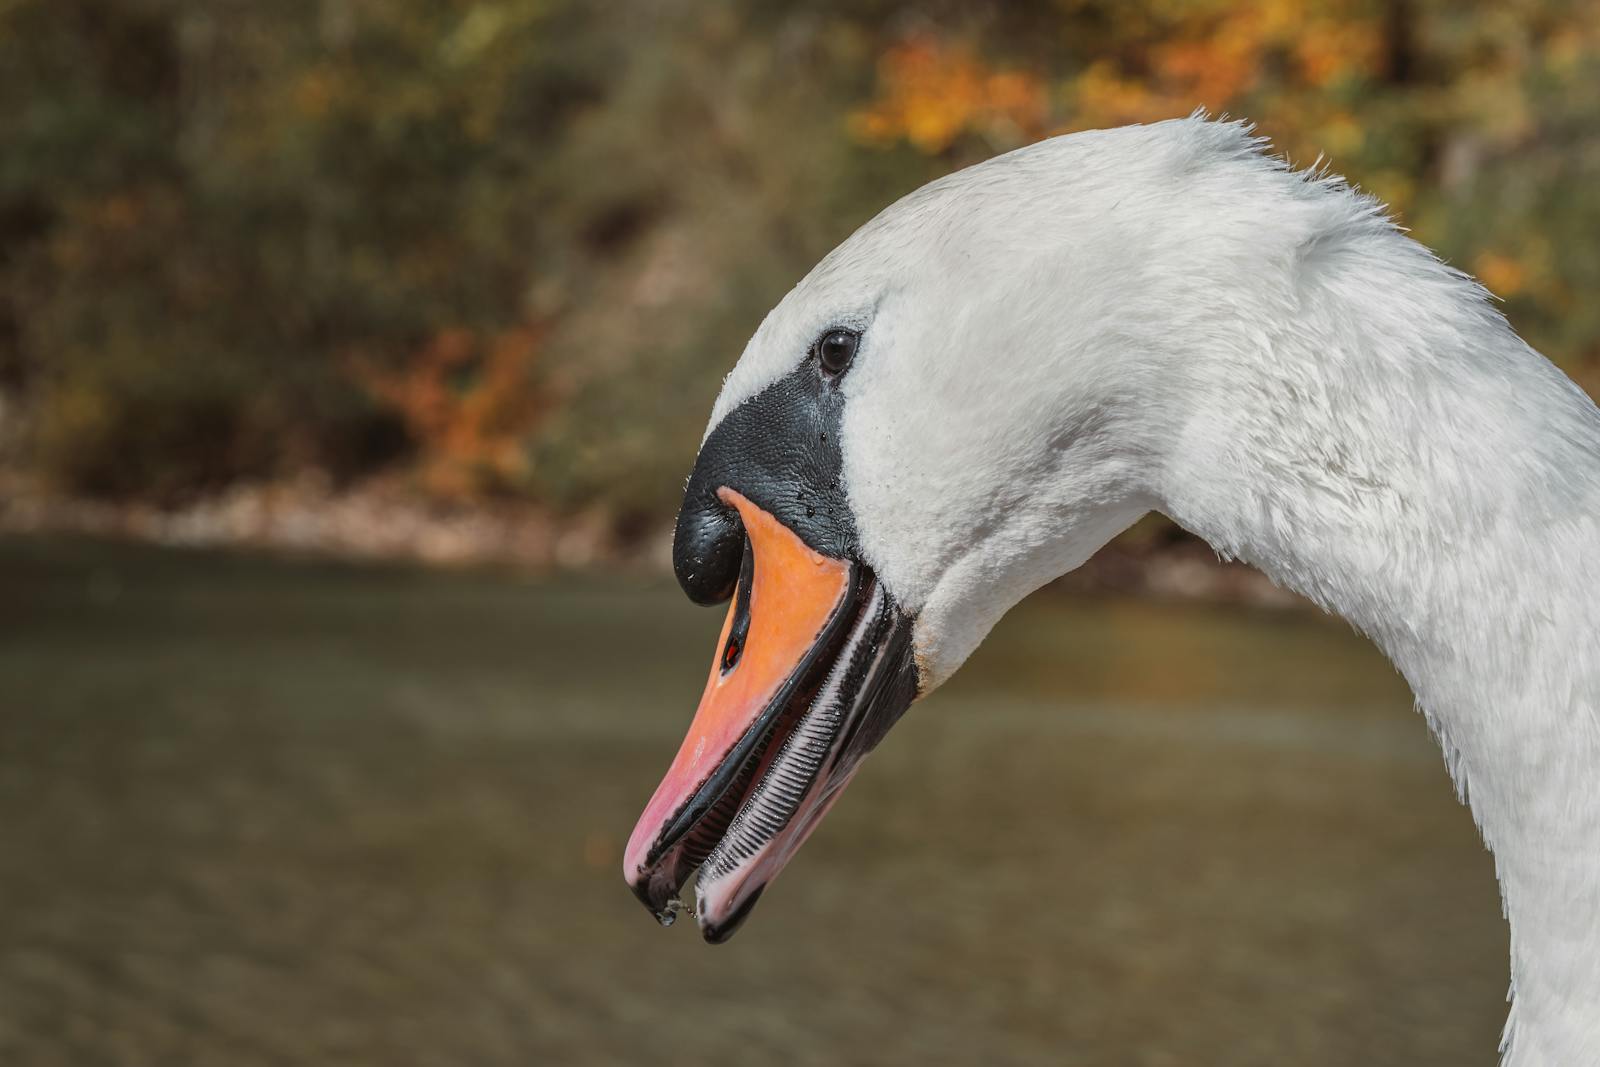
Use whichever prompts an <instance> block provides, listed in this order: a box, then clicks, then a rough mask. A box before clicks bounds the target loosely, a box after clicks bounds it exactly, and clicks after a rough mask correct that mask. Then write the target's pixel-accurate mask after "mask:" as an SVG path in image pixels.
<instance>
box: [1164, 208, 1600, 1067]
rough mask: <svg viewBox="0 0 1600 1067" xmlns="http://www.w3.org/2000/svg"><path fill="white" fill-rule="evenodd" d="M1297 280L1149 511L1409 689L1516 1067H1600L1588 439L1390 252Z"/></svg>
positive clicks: (1532, 375)
mask: <svg viewBox="0 0 1600 1067" xmlns="http://www.w3.org/2000/svg"><path fill="white" fill-rule="evenodd" d="M1302 268H1303V269H1302V274H1301V276H1299V277H1297V278H1296V280H1295V281H1296V284H1295V285H1294V286H1293V291H1292V293H1289V294H1286V295H1284V296H1283V298H1282V302H1281V303H1280V304H1279V305H1278V306H1277V307H1275V308H1273V309H1270V310H1269V313H1268V314H1270V318H1267V321H1271V322H1276V323H1278V324H1279V326H1278V327H1277V328H1275V329H1265V330H1262V331H1259V332H1258V334H1257V335H1256V336H1254V337H1252V338H1250V339H1249V340H1248V341H1245V342H1237V341H1234V342H1230V344H1229V346H1227V347H1225V348H1222V349H1219V350H1217V351H1214V352H1211V353H1208V354H1207V358H1206V359H1205V360H1204V361H1203V366H1202V367H1201V368H1200V369H1198V370H1196V371H1193V372H1191V373H1193V374H1194V379H1193V380H1192V381H1189V382H1187V383H1186V393H1187V394H1188V395H1190V396H1192V397H1193V400H1192V402H1188V403H1187V404H1186V407H1187V410H1186V412H1184V413H1183V414H1182V415H1181V417H1180V419H1179V422H1180V423H1181V426H1180V429H1179V431H1178V433H1177V435H1176V438H1175V439H1174V440H1172V441H1171V442H1170V449H1171V452H1170V459H1169V462H1168V463H1167V465H1166V469H1165V471H1164V472H1163V475H1162V483H1163V484H1161V485H1159V486H1157V487H1156V496H1157V497H1158V499H1159V500H1160V506H1161V507H1162V509H1163V510H1164V511H1166V512H1167V513H1168V514H1169V515H1170V516H1171V517H1172V518H1174V519H1175V520H1176V521H1178V522H1179V523H1180V524H1182V525H1184V526H1185V527H1187V528H1189V529H1190V530H1193V531H1194V532H1196V533H1198V534H1199V535H1201V536H1203V537H1205V538H1206V539H1207V540H1208V541H1209V542H1210V543H1211V544H1212V545H1213V546H1214V547H1215V548H1216V549H1217V550H1218V551H1219V552H1220V553H1222V554H1224V555H1226V556H1230V557H1236V558H1239V559H1242V560H1245V561H1247V562H1250V563H1252V564H1254V565H1256V566H1258V567H1260V568H1261V569H1262V570H1263V571H1265V572H1266V573H1267V574H1268V575H1269V576H1270V577H1271V578H1272V579H1273V580H1274V581H1276V582H1278V583H1279V584H1281V585H1283V586H1286V587H1288V588H1291V589H1294V590H1296V591H1298V592H1300V593H1302V594H1304V595H1305V596H1307V597H1309V598H1310V599H1312V600H1314V601H1316V602H1317V603H1319V604H1321V605H1322V606H1323V607H1324V608H1326V609H1328V610H1329V611H1332V612H1335V613H1337V614H1339V615H1342V616H1343V617H1345V618H1346V619H1348V620H1349V621H1350V622H1351V623H1353V624H1354V625H1355V626H1356V627H1358V628H1359V629H1361V630H1362V631H1364V632H1365V633H1366V634H1368V635H1369V636H1370V637H1371V638H1372V639H1373V640H1374V641H1375V642H1376V643H1377V644H1378V645H1379V646H1380V647H1381V648H1382V649H1383V650H1384V651H1385V652H1386V653H1387V654H1388V656H1389V657H1390V658H1391V660H1392V661H1393V662H1394V663H1395V665H1396V666H1397V667H1398V668H1399V670H1400V671H1401V672H1402V673H1403V674H1404V676H1405V677H1406V679H1407V680H1408V681H1409V682H1410V684H1411V686H1412V689H1413V691H1414V692H1415V694H1416V697H1417V702H1418V706H1419V707H1420V709H1421V710H1422V711H1423V713H1424V714H1425V715H1426V716H1427V717H1428V720H1429V722H1430V724H1431V725H1432V726H1433V728H1434V730H1435V732H1436V734H1437V735H1438V738H1439V740H1440V743H1441V745H1442V747H1443V748H1444V751H1445V755H1446V759H1447V760H1448V762H1449V766H1450V770H1451V774H1452V775H1453V777H1454V779H1455V782H1456V785H1457V788H1458V789H1459V791H1460V793H1461V795H1462V797H1463V799H1465V800H1466V801H1467V802H1468V803H1469V804H1470V806H1471V810H1472V813H1473V816H1474V818H1475V819H1476V820H1477V822H1478V825H1479V827H1480V829H1481V830H1482V832H1483V836H1484V840H1485V842H1486V843H1487V844H1488V846H1489V847H1490V848H1491V849H1492V850H1493V852H1494V855H1495V860H1496V866H1497V870H1498V872H1499V876H1500V882H1501V889H1502V894H1503V899H1504V903H1505V909H1506V914H1507V918H1508V919H1509V921H1510V923H1511V928H1512V986H1513V993H1514V1007H1513V1009H1512V1016H1511V1019H1510V1021H1509V1022H1508V1024H1507V1053H1506V1062H1507V1063H1508V1064H1516V1065H1518V1067H1527V1065H1533V1064H1543V1063H1552V1064H1555V1063H1580V1062H1582V1063H1594V1062H1600V413H1597V411H1596V409H1595V406H1594V404H1593V403H1592V402H1591V401H1590V400H1589V399H1588V397H1586V396H1585V395H1584V394H1583V393H1582V392H1581V391H1580V390H1579V389H1578V388H1577V387H1576V386H1575V385H1574V384H1573V383H1572V382H1571V381H1570V380H1569V379H1567V378H1566V377H1565V376H1564V375H1562V374H1561V372H1560V371H1558V370H1557V369H1556V368H1555V367H1554V366H1552V365H1551V364H1550V363H1549V362H1548V361H1546V360H1545V359H1544V358H1543V357H1542V356H1540V355H1539V354H1538V353H1537V352H1534V351H1533V350H1532V349H1530V348H1528V347H1527V346H1526V345H1525V344H1524V343H1523V342H1522V341H1521V340H1519V339H1518V338H1517V337H1516V336H1515V334H1513V333H1512V332H1511V330H1510V329H1509V327H1507V326H1506V324H1505V323H1504V321H1503V320H1502V319H1501V317H1500V316H1499V315H1498V314H1497V313H1495V312H1494V311H1493V309H1492V308H1491V307H1489V305H1488V304H1487V302H1486V301H1485V300H1484V298H1483V296H1482V294H1481V292H1479V291H1478V290H1477V288H1476V287H1475V286H1474V285H1472V284H1471V283H1470V282H1469V281H1467V280H1466V279H1464V278H1462V277H1461V276H1460V275H1457V274H1455V273H1453V272H1451V271H1449V270H1448V269H1446V268H1445V267H1443V266H1442V265H1440V264H1438V263H1437V262H1436V261H1434V260H1433V259H1432V258H1431V257H1430V256H1429V255H1428V254H1427V253H1426V252H1425V251H1424V250H1422V249H1421V248H1420V246H1417V245H1415V244H1414V243H1412V242H1410V241H1409V240H1406V239H1405V238H1403V237H1401V236H1400V235H1399V234H1397V233H1393V232H1392V231H1390V232H1388V233H1383V234H1379V235H1378V237H1377V238H1375V239H1374V240H1373V241H1371V242H1370V244H1369V245H1368V246H1365V247H1362V248H1358V249H1341V250H1340V254H1338V255H1335V256H1331V257H1327V258H1324V259H1323V260H1322V261H1320V262H1312V263H1306V264H1302Z"/></svg>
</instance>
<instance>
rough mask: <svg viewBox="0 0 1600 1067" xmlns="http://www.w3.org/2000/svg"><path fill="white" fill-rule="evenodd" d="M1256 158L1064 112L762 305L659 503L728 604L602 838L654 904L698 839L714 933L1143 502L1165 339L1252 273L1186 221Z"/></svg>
mask: <svg viewBox="0 0 1600 1067" xmlns="http://www.w3.org/2000/svg"><path fill="white" fill-rule="evenodd" d="M1229 161H1236V162H1240V163H1242V164H1245V166H1244V167H1243V169H1242V170H1241V171H1240V173H1239V174H1235V175H1232V176H1229V175H1224V174H1219V173H1217V171H1218V168H1221V167H1225V166H1226V165H1227V164H1228V163H1229ZM1278 170H1281V168H1278V167H1276V165H1274V164H1272V163H1270V162H1268V161H1265V160H1264V159H1263V158H1262V157H1261V155H1260V150H1259V147H1258V145H1257V143H1256V142H1255V141H1254V140H1253V139H1252V138H1250V137H1249V135H1248V130H1247V129H1245V128H1243V127H1241V126H1239V125H1237V124H1223V123H1213V122H1205V121H1201V120H1199V119H1190V120H1183V121H1178V122H1173V123H1163V124H1158V125H1155V126H1149V127H1129V128H1125V129H1122V130H1115V131H1106V132H1096V133H1092V134H1079V135H1074V136H1071V137H1064V138H1057V139H1055V140H1052V141H1048V142H1043V143H1041V144H1038V145H1035V146H1032V147H1030V148H1027V149H1023V150H1021V151H1019V152H1015V153H1012V154H1010V155H1008V156H1003V157H1000V158H998V159H995V160H991V161H989V162H988V163H985V164H982V165H979V166H977V167H974V168H971V169H968V170H966V171H962V172H959V173H957V174H954V175H951V176H950V177H949V178H946V179H943V180H941V181H938V182H935V183H933V184H932V185H929V186H927V187H924V188H923V189H921V190H919V191H917V192H915V193H913V194H911V195H910V196H908V197H906V198H905V199H903V200H901V201H900V202H898V203H897V204H895V205H893V206H892V207H890V208H889V209H887V210H886V211H884V212H883V213H882V214H881V215H879V216H878V217H877V218H875V219H874V220H872V221H871V222H869V223H868V224H867V225H866V226H864V227H862V229H860V230H859V231H857V232H856V233H855V234H854V235H853V236H851V237H850V238H849V239H848V240H846V241H845V242H844V243H843V244H842V245H841V246H840V247H839V248H837V249H836V250H835V251H834V252H833V253H831V254H830V255H829V256H828V257H827V258H826V259H824V260H823V261H822V262H821V263H820V264H818V266H817V267H816V268H815V269H814V270H813V271H812V272H811V273H810V274H809V275H808V276H807V277H806V278H805V279H804V280H802V281H801V282H800V284H799V285H797V286H796V287H795V288H794V289H793V290H792V291H791V292H790V293H789V294H788V295H787V296H786V297H785V298H784V299H783V300H782V301H781V302H780V303H779V304H778V306H777V307H776V308H775V309H774V310H773V311H772V312H771V313H770V314H769V315H768V316H767V318H766V319H765V320H764V321H763V323H762V324H761V326H760V327H759V329H758V330H757V332H756V334H755V336H754V337H753V338H752V339H751V341H750V343H749V345H748V347H747V348H746V350H745V352H744V354H743V355H742V357H741V358H740V360H739V361H738V363H737V365H736V366H735V367H734V369H733V371H732V373H731V374H730V375H729V376H728V378H727V380H726V381H725V383H724V386H723V389H722V392H721V394H720V396H719V398H718V399H717V402H716V404H715V407H714V409H713V411H712V415H711V420H710V425H709V427H708V429H707V432H706V435H705V437H704V439H703V442H702V445H701V448H700V452H699V455H698V457H697V459H696V461H695V465H694V469H693V473H692V474H691V476H690V478H689V481H688V486H687V490H686V494H685V499H684V502H683V507H682V510H681V512H680V514H679V516H678V523H677V530H676V536H675V542H674V552H673V555H674V565H675V569H676V572H677V576H678V579H679V581H680V583H681V584H682V586H683V588H684V590H685V591H686V592H687V593H688V595H689V596H690V597H691V598H692V599H694V600H695V601H697V602H700V603H704V604H714V603H720V602H722V601H725V600H726V601H730V607H729V611H728V615H727V620H726V622H725V623H724V625H723V629H722V635H721V637H720V639H719V641H718V644H717V648H716V652H715V656H714V661H713V664H712V669H711V674H710V678H709V680H708V682H707V685H706V689H705V693H704V695H703V697H702V698H701V703H700V706H699V710H698V711H697V713H696V715H695V718H694V721H693V724H692V725H691V727H690V730H689V734H688V737H687V738H686V739H685V741H684V743H683V747H682V749H681V750H680V751H679V753H678V755H677V758H676V759H675V760H674V762H673V763H672V766H671V768H670V770H669V771H668V773H667V775H666V777H665V778H664V780H663V781H662V783H661V785H660V787H659V788H658V789H657V791H656V793H655V795H654V797H653V798H652V799H651V800H650V802H649V804H648V806H647V807H646V809H645V812H644V814H643V816H642V817H641V818H640V820H639V823H638V825H637V827H636V828H635V830H634V833H633V836H632V838H631V840H630V842H629V844H628V848H627V850H626V854H625V857H624V873H625V876H626V878H627V879H628V881H629V883H630V884H631V885H632V887H633V888H634V891H635V892H636V894H637V895H638V896H639V897H640V899H641V900H642V901H644V903H645V904H646V905H647V906H648V907H649V908H651V909H652V910H653V911H654V912H655V913H656V914H657V915H658V917H660V918H661V919H662V920H663V921H664V922H665V921H670V919H671V917H672V915H673V914H674V912H675V910H676V898H677V894H678V892H679V890H680V889H681V888H682V886H683V884H684V882H685V881H686V880H687V879H688V878H689V876H690V875H691V874H692V873H693V872H694V871H695V870H696V869H697V868H698V869H699V879H698V883H697V898H698V911H699V922H700V925H701V929H702V933H703V934H704V935H705V936H706V937H707V939H708V940H713V941H717V940H721V939H723V938H725V937H727V936H728V935H729V934H730V933H731V932H732V931H733V929H734V928H735V927H736V926H737V925H738V924H739V922H740V921H742V919H743V918H744V916H745V915H746V914H747V913H748V911H749V909H750V907H751V906H752V905H753V904H754V902H755V899H756V897H757V896H758V895H759V894H760V892H761V891H762V889H763V888H764V887H765V885H766V884H767V883H768V882H769V881H770V880H771V878H772V877H773V876H774V875H775V874H776V873H777V872H778V870H779V869H780V868H781V867H782V866H783V864H784V863H785V861H786V860H787V859H788V858H789V857H790V855H792V853H793V852H794V850H795V848H797V847H798V846H799V844H800V843H801V842H802V841H803V840H804V839H805V837H806V836H807V834H808V833H809V832H810V831H811V830H812V829H813V828H814V826H815V825H816V823H817V820H818V819H819V818H820V816H821V815H822V814H823V813H825V812H826V811H827V809H828V808H829V806H830V805H831V804H832V803H833V801H834V799H835V798H836V797H837V795H838V793H839V790H840V789H841V788H842V787H843V786H844V784H845V783H846V782H848V780H849V779H850V777H851V775H852V774H853V773H854V772H855V770H856V768H857V765H858V764H859V761H860V759H861V757H862V756H864V755H865V754H866V752H867V751H868V750H870V749H871V747H872V746H873V745H874V744H876V743H877V742H878V740H879V739H881V738H882V737H883V735H884V733H885V731H887V730H888V728H889V727H890V726H891V725H892V724H893V723H894V721H895V720H896V719H897V718H898V717H899V715H900V714H901V713H902V712H903V711H904V710H905V709H906V708H907V706H909V705H910V704H911V703H912V702H913V701H914V700H916V699H917V698H918V697H919V696H921V695H923V694H926V693H927V692H929V691H930V690H931V689H933V688H934V687H935V686H937V685H939V684H940V683H941V682H943V681H944V680H945V679H946V678H948V677H949V676H950V674H951V673H952V672H953V671H954V670H955V669H956V668H957V667H958V666H959V665H960V664H961V663H962V662H963V661H964V660H965V659H966V658H967V656H968V655H969V654H970V653H971V652H972V650H973V649H974V648H975V647H976V646H977V645H978V643H979V642H980V641H981V640H982V639H983V637H984V635H985V634H987V633H988V631H989V629H990V628H991V627H992V626H993V624H994V623H995V622H996V621H997V620H998V619H999V618H1000V616H1001V615H1003V614H1004V613H1005V611H1007V610H1008V609H1009V608H1010V607H1011V606H1013V605H1014V604H1015V603H1017V602H1018V601H1019V600H1021V599H1022V598H1023V597H1024V596H1026V595H1027V594H1028V593H1029V592H1031V591H1032V590H1034V589H1035V588H1037V587H1039V586H1041V585H1043V584H1044V583H1046V582H1048V581H1050V580H1051V579H1053V578H1055V577H1057V576H1059V575H1060V574H1062V573H1064V572H1066V571H1068V570H1071V569H1072V568H1073V567H1075V566H1077V565H1078V564H1079V563H1081V562H1083V560H1085V559H1087V558H1088V556H1089V555H1090V554H1092V553H1093V552H1094V551H1095V550H1097V549H1098V548H1099V547H1100V546H1101V545H1103V544H1104V543H1105V542H1106V541H1107V540H1108V539H1110V538H1111V537H1113V536H1114V535H1115V534H1117V533H1118V532H1120V531H1121V530H1122V529H1124V528H1126V527H1127V526H1128V525H1130V524H1131V523H1132V522H1134V521H1135V520H1137V519H1138V518H1139V517H1140V516H1141V515H1143V514H1144V513H1146V512H1147V511H1149V510H1151V508H1152V507H1154V506H1157V501H1158V498H1159V495H1160V484H1159V483H1160V480H1161V478H1162V477H1163V472H1164V471H1165V470H1166V463H1165V456H1166V454H1167V453H1168V452H1170V450H1171V442H1172V440H1173V427H1174V426H1175V425H1177V424H1180V423H1181V422H1182V417H1181V413H1180V412H1179V411H1177V410H1176V403H1177V398H1178V397H1180V396H1182V395H1183V393H1184V391H1185V389H1186V388H1188V387H1189V383H1187V382H1186V380H1185V379H1186V374H1187V372H1186V369H1185V368H1186V358H1187V357H1188V355H1189V354H1191V353H1192V352H1193V350H1194V349H1195V347H1196V346H1197V345H1198V344H1200V343H1203V340H1204V337H1205V336H1206V335H1207V333H1208V331H1209V332H1210V333H1212V334H1214V333H1215V332H1216V330H1217V329H1218V327H1217V326H1216V324H1215V323H1216V317H1217V316H1220V315H1221V314H1223V313H1225V311H1226V309H1227V307H1228V306H1229V305H1230V304H1232V305H1233V306H1234V309H1235V310H1237V303H1238V301H1240V300H1243V299H1246V298H1248V297H1249V296H1250V292H1249V290H1250V286H1248V285H1247V284H1242V285H1239V286H1236V288H1237V290H1238V291H1237V292H1233V291H1230V290H1229V288H1228V287H1227V286H1226V285H1220V284H1218V283H1217V282H1216V279H1217V278H1233V277H1235V276H1236V275H1237V273H1238V272H1237V271H1231V272H1230V271H1229V270H1228V269H1227V268H1228V264H1227V263H1226V262H1225V260H1226V258H1227V257H1228V256H1229V255H1231V254H1233V253H1235V252H1239V251H1240V249H1239V245H1238V242H1233V243H1231V244H1230V243H1229V242H1228V241H1225V240H1221V241H1219V240H1211V239H1206V240H1197V239H1198V238H1199V237H1201V236H1203V235H1201V234H1200V233H1199V232H1198V231H1199V229H1200V228H1201V226H1202V224H1203V225H1205V226H1207V227H1210V226H1212V225H1214V221H1215V220H1216V219H1217V218H1218V217H1219V213H1221V212H1223V211H1224V209H1227V210H1232V211H1233V212H1234V213H1235V214H1237V215H1239V216H1241V218H1243V217H1247V216H1248V215H1249V208H1248V204H1246V203H1242V202H1241V200H1240V192H1239V186H1240V182H1241V180H1242V179H1243V178H1245V177H1248V176H1249V175H1251V174H1255V173H1257V172H1260V173H1262V174H1265V173H1266V172H1276V171H1278ZM1280 177H1281V175H1280ZM1212 188H1214V189H1215V190H1216V191H1217V196H1218V202H1217V203H1216V204H1215V205H1209V208H1211V209H1210V210H1208V205H1207V204H1206V197H1207V195H1208V194H1207V190H1208V189H1212ZM1248 195H1249V194H1248V190H1246V192H1245V194H1244V199H1245V200H1248ZM1197 201H1198V202H1199V207H1198V208H1197V207H1196V202H1197ZM1197 210H1198V211H1200V212H1202V213H1203V214H1204V218H1205V221H1204V222H1203V223H1202V222H1201V221H1199V220H1197V218H1196V216H1195V212H1196V211H1197ZM1240 254H1243V253H1242V252H1241V253H1240ZM1250 254H1252V255H1256V254H1259V244H1258V245H1257V246H1256V250H1254V251H1252V252H1251V253H1250ZM1219 304H1220V305H1221V307H1220V308H1219Z"/></svg>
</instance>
